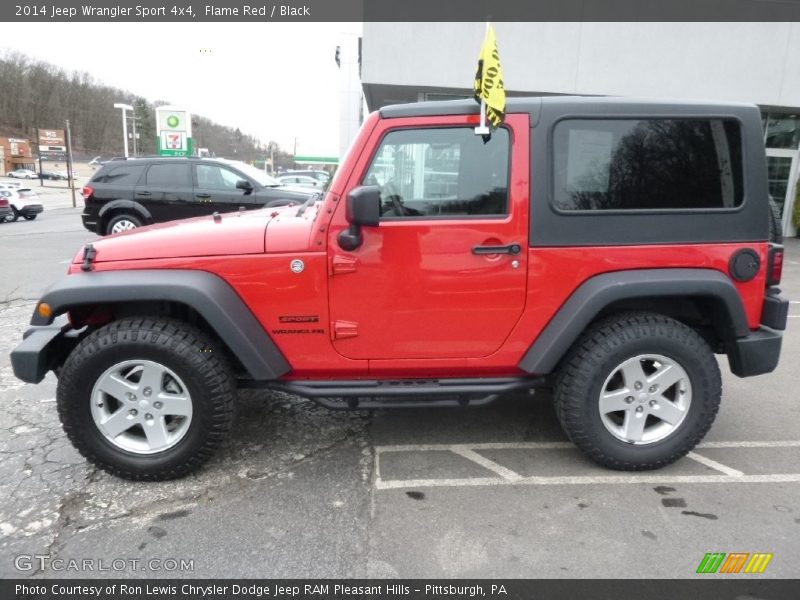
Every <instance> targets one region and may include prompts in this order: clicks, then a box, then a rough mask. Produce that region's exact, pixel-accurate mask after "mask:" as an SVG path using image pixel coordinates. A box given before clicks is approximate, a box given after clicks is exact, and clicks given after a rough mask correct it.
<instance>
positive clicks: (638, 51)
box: [345, 22, 800, 235]
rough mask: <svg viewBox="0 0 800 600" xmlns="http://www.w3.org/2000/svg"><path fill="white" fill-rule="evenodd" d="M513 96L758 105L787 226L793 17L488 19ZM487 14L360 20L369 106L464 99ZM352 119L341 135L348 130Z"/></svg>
mask: <svg viewBox="0 0 800 600" xmlns="http://www.w3.org/2000/svg"><path fill="white" fill-rule="evenodd" d="M494 29H495V32H496V34H497V44H498V50H499V53H500V59H501V62H502V67H503V76H504V82H505V87H506V90H507V93H508V94H509V95H562V94H581V95H597V96H639V97H658V98H675V99H692V100H712V101H733V102H749V103H754V104H757V105H758V106H759V107H760V108H761V112H762V117H763V124H764V141H765V143H766V146H767V166H768V173H769V188H770V194H771V195H772V196H773V198H774V199H775V200H776V201H777V202H778V203H779V204H780V205H781V207H782V211H783V223H782V226H783V230H784V233H785V234H787V235H794V234H795V233H796V231H795V228H794V226H793V224H792V218H791V213H792V208H793V204H794V198H795V190H796V188H797V178H798V159H800V149H799V146H800V23H752V22H750V23H581V22H575V23H495V24H494ZM484 33H485V24H484V23H364V26H363V38H362V40H361V44H360V46H361V47H360V54H361V65H360V66H361V69H360V71H361V73H360V76H361V77H360V79H361V85H362V90H363V95H364V100H365V102H366V105H367V108H368V109H369V110H370V111H371V110H375V109H378V108H380V107H382V106H385V105H387V104H395V103H399V102H416V101H422V100H443V99H454V98H464V97H471V95H472V92H471V86H472V79H473V77H474V74H475V68H476V64H477V56H478V51H479V48H480V45H481V42H482V41H483V37H484ZM352 135H354V133H353V128H352V127H348V129H347V133H346V134H345V137H347V138H350V139H352Z"/></svg>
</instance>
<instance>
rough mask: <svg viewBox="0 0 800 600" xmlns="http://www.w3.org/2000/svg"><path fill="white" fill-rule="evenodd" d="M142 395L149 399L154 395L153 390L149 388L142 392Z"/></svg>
mask: <svg viewBox="0 0 800 600" xmlns="http://www.w3.org/2000/svg"><path fill="white" fill-rule="evenodd" d="M142 393H143V394H144V395H145V396H147V397H148V398H149V397H150V394H152V393H153V390H151V389H150V388H149V387H146V388H144V390H142Z"/></svg>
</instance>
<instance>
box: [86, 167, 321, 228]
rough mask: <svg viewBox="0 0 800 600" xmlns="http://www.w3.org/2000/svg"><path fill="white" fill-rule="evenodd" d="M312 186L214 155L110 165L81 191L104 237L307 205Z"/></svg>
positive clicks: (89, 220) (89, 219) (90, 220)
mask: <svg viewBox="0 0 800 600" xmlns="http://www.w3.org/2000/svg"><path fill="white" fill-rule="evenodd" d="M313 194H314V191H313V190H311V189H308V188H302V187H292V186H287V185H284V184H282V183H281V182H279V181H277V180H275V179H273V178H272V177H270V176H269V175H267V174H266V173H264V172H263V171H260V170H259V169H256V168H255V167H252V166H251V165H248V164H245V163H242V162H237V161H230V160H224V159H216V158H214V159H212V158H136V159H127V160H125V159H123V160H113V161H110V162H108V163H106V164H104V165H103V166H102V167H101V168H100V169H99V170H98V171H97V172H96V173H95V174H94V175H93V176H92V178H91V179H90V180H89V182H88V183H87V184H86V185H85V186H84V187H83V189H82V190H81V195H82V196H83V198H84V201H85V208H84V211H83V214H82V215H81V217H82V219H83V225H84V227H86V229H88V230H89V231H92V232H94V233H97V234H99V235H106V234H110V233H119V232H121V231H127V230H130V229H135V228H136V227H140V226H142V225H149V224H151V223H162V222H164V221H172V220H175V219H185V218H188V217H198V216H202V215H210V214H212V213H215V212H218V213H225V212H231V211H235V210H239V208H242V207H243V208H244V209H256V208H263V207H265V206H273V207H274V206H283V205H286V204H291V203H294V204H302V203H304V202H305V201H306V200H308V198H309V197H310V196H311V195H313Z"/></svg>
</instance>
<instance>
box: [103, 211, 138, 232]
mask: <svg viewBox="0 0 800 600" xmlns="http://www.w3.org/2000/svg"><path fill="white" fill-rule="evenodd" d="M120 221H130V222H131V223H133V225H134V227H141V226H142V219H141V218H139V217H137V216H135V215H131V214H128V213H118V214H115V215H113V216H112V217H111V218H110V219H109V220H108V223H106V230H105V233H106V235H111V234H112V231H113V229H114V225H116V224H117V223H119V222H120Z"/></svg>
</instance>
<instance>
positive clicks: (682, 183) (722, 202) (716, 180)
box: [553, 119, 743, 211]
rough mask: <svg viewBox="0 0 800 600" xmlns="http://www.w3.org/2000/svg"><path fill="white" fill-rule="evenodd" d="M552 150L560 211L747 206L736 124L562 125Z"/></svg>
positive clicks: (593, 121) (638, 122)
mask: <svg viewBox="0 0 800 600" xmlns="http://www.w3.org/2000/svg"><path fill="white" fill-rule="evenodd" d="M553 152H554V156H553V167H554V173H553V184H554V189H553V195H554V201H555V205H556V207H557V208H559V209H561V210H565V211H573V210H654V209H655V210H659V209H662V210H663V209H686V210H691V209H715V208H717V209H723V208H734V207H737V206H740V205H741V204H742V201H743V185H742V141H741V132H740V128H739V123H738V121H735V120H733V119H608V120H603V119H570V120H564V121H560V122H559V123H558V124H556V127H555V129H554V132H553Z"/></svg>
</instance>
